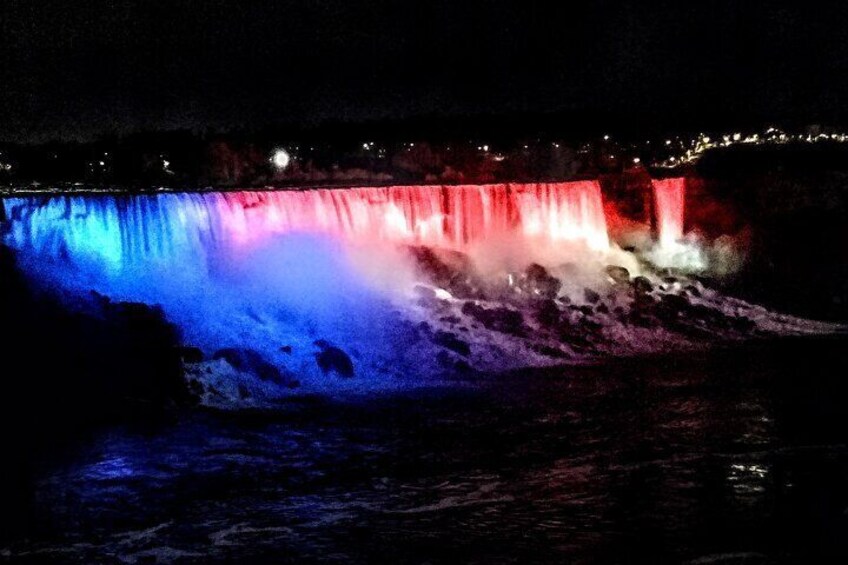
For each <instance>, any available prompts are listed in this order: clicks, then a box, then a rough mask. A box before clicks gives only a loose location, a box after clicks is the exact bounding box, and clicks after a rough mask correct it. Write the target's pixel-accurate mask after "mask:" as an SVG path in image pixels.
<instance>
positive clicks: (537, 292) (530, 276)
mask: <svg viewBox="0 0 848 565" xmlns="http://www.w3.org/2000/svg"><path fill="white" fill-rule="evenodd" d="M519 288H520V289H521V290H522V292H524V293H526V294H528V295H530V296H540V297H542V298H556V296H557V294H559V290H560V288H562V282H560V280H559V279H557V278H556V277H554V276H552V275H551V274H550V273H548V271H547V269H545V268H544V267H543V266H541V265H538V264H536V263H533V264H532V265H530V266H529V267H527V270H526V271H524V274H523V275H522V276H521V277H520V279H519Z"/></svg>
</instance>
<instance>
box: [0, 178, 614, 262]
mask: <svg viewBox="0 0 848 565" xmlns="http://www.w3.org/2000/svg"><path fill="white" fill-rule="evenodd" d="M6 204H7V208H8V209H9V215H10V218H11V222H10V224H11V226H10V228H9V231H8V234H7V236H6V239H7V241H8V242H9V243H10V244H11V245H12V246H13V247H16V248H20V249H27V250H30V251H35V252H37V253H46V254H47V255H48V256H54V257H55V256H59V255H61V254H67V255H69V256H71V258H73V257H76V256H83V257H99V258H100V259H101V260H102V261H104V262H105V263H107V264H109V265H112V266H114V267H120V266H123V265H127V264H132V263H136V262H141V261H149V260H157V259H159V260H167V259H176V260H182V259H183V258H186V259H189V260H191V261H197V260H198V259H202V258H203V257H205V256H206V255H207V254H209V253H210V252H213V251H214V250H216V249H218V248H233V247H238V246H242V245H245V244H250V243H253V242H261V241H262V240H263V239H265V238H267V237H269V236H273V235H276V234H286V233H317V234H328V235H331V236H334V237H337V238H339V239H342V240H349V241H357V242H363V243H368V242H371V241H374V242H376V241H388V242H398V243H414V244H422V245H430V246H441V247H448V248H455V249H462V248H464V247H466V246H468V245H470V244H474V243H478V242H481V241H484V240H486V239H487V238H491V237H498V236H507V237H510V236H516V237H528V238H542V239H544V240H546V241H548V242H552V243H556V242H560V241H562V242H582V243H585V244H586V245H587V246H588V247H589V248H591V249H595V250H601V251H602V250H605V249H607V247H608V245H609V240H608V237H607V229H606V221H605V219H604V212H603V202H602V199H601V191H600V186H599V185H598V183H597V182H595V181H581V182H569V183H540V184H494V185H479V186H391V187H370V188H352V189H347V190H331V189H317V190H299V191H275V192H270V191H269V192H228V193H205V194H202V193H179V194H178V193H174V194H170V193H166V194H154V195H136V196H127V195H57V196H51V197H46V198H45V197H25V198H10V199H8V200H7V201H6Z"/></svg>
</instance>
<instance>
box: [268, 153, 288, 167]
mask: <svg viewBox="0 0 848 565" xmlns="http://www.w3.org/2000/svg"><path fill="white" fill-rule="evenodd" d="M271 162H272V163H273V164H274V166H275V167H276V168H277V169H280V170H282V169H285V168H286V167H288V166H289V163H290V162H291V155H289V153H288V151H286V150H285V149H277V150H276V151H274V154H273V155H272V156H271Z"/></svg>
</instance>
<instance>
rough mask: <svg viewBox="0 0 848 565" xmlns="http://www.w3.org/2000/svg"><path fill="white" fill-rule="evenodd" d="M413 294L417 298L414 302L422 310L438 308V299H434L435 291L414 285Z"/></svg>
mask: <svg viewBox="0 0 848 565" xmlns="http://www.w3.org/2000/svg"><path fill="white" fill-rule="evenodd" d="M412 290H413V292H414V293H415V294H416V296H417V297H418V298H417V300H416V302H417V303H418V304H419V305H420V306H423V307H424V308H435V307H437V306H439V299H438V298H437V297H436V291H435V290H433V289H432V288H429V287H426V286H422V285H420V284H419V285H415V288H413V289H412Z"/></svg>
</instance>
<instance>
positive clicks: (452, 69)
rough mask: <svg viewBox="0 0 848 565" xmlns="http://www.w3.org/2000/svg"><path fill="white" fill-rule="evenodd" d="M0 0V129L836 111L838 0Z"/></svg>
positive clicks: (845, 76) (708, 119) (14, 136)
mask: <svg viewBox="0 0 848 565" xmlns="http://www.w3.org/2000/svg"><path fill="white" fill-rule="evenodd" d="M551 4H552V3H551V2H541V1H539V2H534V1H532V0H523V1H519V2H507V1H494V0H492V1H485V2H483V1H470V0H462V1H460V0H449V1H445V0H428V1H412V0H407V1H405V2H392V1H371V2H361V1H355V0H312V1H302V2H293V1H287V0H279V1H276V2H270V1H267V2H250V1H243V2H224V1H219V0H206V1H167V2H165V1H162V2H156V1H148V2H134V3H130V2H120V1H113V2H96V1H85V2H81V1H76V2H52V1H46V0H40V1H33V0H23V1H10V0H4V1H3V2H2V4H0V28H1V29H0V140H7V141H41V140H44V139H47V138H49V137H54V136H56V137H61V138H65V139H74V138H90V137H92V136H96V135H101V134H103V133H125V132H129V131H134V130H139V129H173V128H192V129H204V128H224V129H232V128H247V129H256V128H262V127H267V126H285V125H299V126H306V127H311V126H314V125H318V124H322V123H326V122H345V123H347V122H349V123H357V122H363V121H376V122H380V121H387V120H391V121H398V120H401V121H402V120H408V119H411V118H419V119H420V118H422V117H425V118H426V117H431V116H432V117H438V118H442V119H456V120H459V121H461V120H462V119H467V118H469V117H474V116H491V117H492V119H493V120H497V119H498V118H499V117H503V116H512V117H515V116H524V115H527V116H536V118H535V119H539V118H538V116H540V115H541V116H558V117H559V118H560V119H561V120H562V123H564V124H567V123H568V120H569V119H571V117H573V118H574V119H575V120H583V121H589V122H592V121H595V122H597V123H599V124H603V125H604V126H607V125H610V126H613V127H615V126H617V125H620V126H622V127H624V126H625V125H627V124H636V125H639V124H642V125H644V124H659V125H661V126H674V125H680V124H686V125H691V126H694V127H710V126H712V125H716V126H717V125H726V124H733V123H759V122H768V121H774V122H777V123H778V124H783V123H786V122H787V121H800V122H803V123H814V122H815V123H826V124H839V123H843V122H844V121H845V118H846V117H847V116H848V112H846V111H845V110H844V109H843V108H844V105H843V104H842V103H841V100H842V99H844V98H845V97H846V95H847V94H848V17H847V16H848V3H846V2H844V1H839V2H831V3H829V4H824V5H822V4H815V3H811V2H797V1H796V2H757V1H748V0H745V1H743V0H727V1H724V0H722V1H710V0H702V1H700V2H691V1H687V2H682V1H678V2H670V1H669V2H644V1H632V2H624V1H596V2H588V1H587V2H584V3H582V5H580V6H574V5H573V3H572V2H556V3H553V4H556V6H552V5H551Z"/></svg>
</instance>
